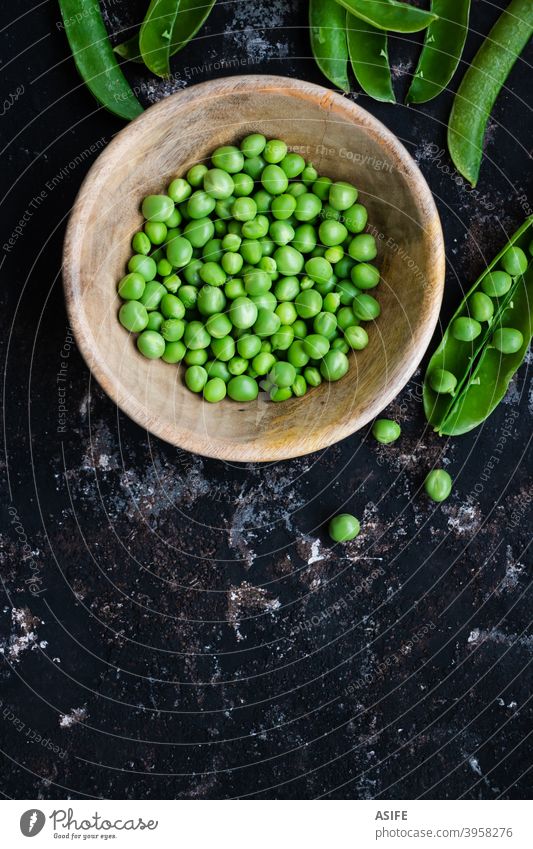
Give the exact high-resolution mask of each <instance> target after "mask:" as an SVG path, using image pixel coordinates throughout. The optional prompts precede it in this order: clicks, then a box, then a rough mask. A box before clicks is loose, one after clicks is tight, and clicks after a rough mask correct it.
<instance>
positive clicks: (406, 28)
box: [337, 0, 437, 32]
mask: <svg viewBox="0 0 533 849" xmlns="http://www.w3.org/2000/svg"><path fill="white" fill-rule="evenodd" d="M337 2H338V3H340V4H341V6H344V8H345V9H347V10H348V12H351V13H352V15H355V16H356V17H357V18H360V19H361V20H362V21H365V22H366V23H367V24H371V26H373V27H377V29H384V30H388V31H390V32H418V31H419V30H421V29H425V28H426V27H427V26H429V24H430V23H431V22H432V21H434V20H436V17H437V16H436V15H434V14H433V13H432V12H425V11H424V10H423V9H417V8H416V6H410V5H409V4H408V3H398V2H397V0H337Z"/></svg>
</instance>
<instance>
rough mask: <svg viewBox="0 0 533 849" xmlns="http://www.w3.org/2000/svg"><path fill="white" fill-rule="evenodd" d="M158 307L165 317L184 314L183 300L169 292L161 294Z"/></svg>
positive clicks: (180, 316)
mask: <svg viewBox="0 0 533 849" xmlns="http://www.w3.org/2000/svg"><path fill="white" fill-rule="evenodd" d="M159 309H160V310H161V312H162V313H163V315H164V316H165V318H183V316H184V315H185V307H184V305H183V302H182V301H180V299H179V298H176V296H175V295H172V294H170V293H167V294H165V295H163V297H162V298H161V303H160V305H159Z"/></svg>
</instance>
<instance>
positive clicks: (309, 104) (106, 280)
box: [63, 76, 444, 462]
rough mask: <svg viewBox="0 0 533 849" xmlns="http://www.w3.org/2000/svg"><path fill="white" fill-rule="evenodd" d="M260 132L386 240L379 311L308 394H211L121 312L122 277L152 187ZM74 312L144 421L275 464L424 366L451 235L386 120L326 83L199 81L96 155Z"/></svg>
mask: <svg viewBox="0 0 533 849" xmlns="http://www.w3.org/2000/svg"><path fill="white" fill-rule="evenodd" d="M250 132H262V133H265V135H267V136H279V137H280V138H283V139H285V140H286V141H287V143H288V144H289V145H295V146H299V147H302V148H303V149H302V150H301V152H302V153H303V155H304V156H305V157H306V159H308V160H311V161H312V162H313V163H314V164H315V166H316V168H317V169H318V171H319V172H320V173H321V174H324V175H327V176H329V177H331V178H333V179H340V180H349V181H351V182H353V183H354V184H355V185H356V186H357V187H358V189H359V191H360V199H361V200H362V202H363V203H365V204H366V205H367V207H368V210H369V222H370V228H371V232H373V233H374V234H375V235H376V237H377V239H378V246H379V254H378V260H377V262H378V263H379V266H380V269H381V272H382V278H383V279H382V282H381V283H380V286H379V289H378V290H377V296H378V298H379V301H380V303H381V307H382V313H381V316H380V318H379V319H378V320H377V321H376V322H375V323H373V324H372V325H371V326H370V327H369V337H370V343H369V345H368V347H367V348H366V349H365V350H364V351H360V352H357V353H355V354H351V355H350V360H351V363H350V371H349V372H348V374H347V375H346V377H345V378H343V380H341V381H339V382H338V383H335V384H328V383H324V384H322V385H321V386H320V387H318V388H316V389H313V390H312V391H311V392H309V393H308V394H307V395H306V396H305V397H304V398H297V399H291V400H290V401H287V402H285V403H283V404H273V403H271V402H270V401H269V400H268V397H267V396H265V397H264V398H263V397H261V396H260V398H259V399H258V400H257V401H256V402H253V403H250V404H238V403H235V402H233V401H230V400H225V401H223V402H222V403H220V404H217V405H209V404H207V403H205V402H203V400H202V399H201V397H199V396H197V395H193V394H192V393H191V392H189V390H188V389H187V388H186V387H185V386H184V384H183V379H182V368H180V367H177V366H171V365H168V364H166V363H163V362H162V361H156V362H153V361H149V360H146V359H145V358H144V357H142V356H141V355H140V354H139V353H138V352H137V350H136V348H135V344H134V340H133V339H132V338H130V337H129V336H128V334H127V332H126V331H125V330H124V328H123V327H121V325H120V324H119V323H118V320H117V312H118V309H119V306H120V300H119V298H118V296H117V292H116V287H117V281H118V280H119V279H120V277H121V276H122V275H123V274H124V273H125V264H126V262H127V259H128V258H129V255H130V254H131V248H130V240H131V237H132V235H133V234H134V233H135V232H136V231H137V230H138V229H139V228H140V226H141V225H142V216H141V214H140V211H139V207H140V202H141V200H142V198H143V197H144V196H145V195H147V194H150V193H157V192H162V191H164V190H165V188H166V186H167V185H168V184H169V182H170V181H171V179H172V178H174V177H176V176H180V175H183V174H184V172H185V171H186V170H187V169H188V168H190V167H191V165H193V164H195V163H196V162H200V161H202V160H204V159H207V158H208V157H209V155H210V153H211V152H212V151H213V149H214V148H215V147H217V146H218V145H221V144H228V143H232V142H238V141H239V140H240V139H241V138H242V137H243V136H244V135H246V134H247V133H250ZM63 280H64V288H65V297H66V303H67V310H68V314H69V318H70V323H71V326H72V329H73V331H74V334H75V336H76V340H77V343H78V345H79V348H80V350H81V352H82V354H83V356H84V358H85V360H86V362H87V364H88V366H89V368H90V369H91V371H92V373H93V374H94V376H95V378H96V379H97V380H98V382H99V383H100V385H101V386H102V387H103V389H104V390H105V391H106V392H107V394H108V395H109V396H110V397H111V398H112V399H113V400H114V401H115V402H116V403H117V405H118V406H119V407H120V408H121V409H122V410H123V411H124V412H125V413H126V414H127V415H128V416H130V417H131V418H132V419H133V420H134V421H136V422H137V423H138V424H140V425H141V426H142V427H144V428H146V429H147V430H148V431H150V432H151V433H153V434H155V435H156V436H158V437H160V438H161V439H164V440H165V441H167V442H169V443H171V444H173V445H176V446H179V447H181V448H184V449H186V450H188V451H192V452H195V453H197V454H202V455H204V456H208V457H215V458H219V459H224V460H231V461H241V462H253V461H255V462H266V461H275V460H283V459H288V458H291V457H297V456H301V455H303V454H308V453H310V452H313V451H318V450H320V449H323V448H326V447H327V446H329V445H332V444H333V443H335V442H337V441H339V440H340V439H343V438H345V437H347V436H349V435H350V434H352V433H354V431H356V430H358V429H359V428H362V427H364V425H366V424H367V423H368V422H369V421H371V420H372V419H373V418H374V417H375V416H376V415H378V413H380V411H381V410H383V408H384V407H386V406H387V404H388V403H389V402H390V401H391V400H392V399H393V398H394V397H395V396H396V395H397V394H398V392H399V391H400V390H401V389H402V387H403V386H404V385H405V384H406V383H407V381H408V380H409V378H410V377H411V376H412V374H413V372H414V371H415V370H416V368H417V366H418V364H419V362H420V360H421V359H422V356H423V354H424V352H425V350H426V348H427V346H428V344H429V342H430V340H431V337H432V334H433V331H434V329H435V326H436V323H437V320H438V315H439V311H440V306H441V301H442V294H443V287H444V243H443V237H442V230H441V226H440V221H439V217H438V213H437V210H436V207H435V204H434V202H433V198H432V195H431V192H430V190H429V188H428V186H427V184H426V182H425V180H424V178H423V177H422V175H421V173H420V171H419V170H418V168H417V166H416V165H415V164H414V162H413V160H412V159H411V157H410V156H409V154H408V153H407V151H406V150H405V148H404V147H403V146H402V145H401V144H400V142H399V141H398V140H397V139H396V137H395V136H393V135H392V133H390V132H389V131H388V130H387V129H386V127H384V126H383V125H382V124H381V123H380V122H379V121H377V120H376V119H374V118H373V117H372V116H371V115H369V114H368V113H367V112H365V110H363V109H361V108H360V107H359V106H357V105H356V104H354V103H352V102H351V101H349V100H347V99H346V98H343V97H342V96H340V95H337V94H335V93H333V92H331V91H328V90H327V89H324V88H322V87H320V86H316V85H312V84H311V83H306V82H301V81H299V80H293V79H289V78H284V77H270V76H243V77H233V78H229V79H221V80H216V81H213V82H207V83H202V84H200V85H197V86H194V87H192V88H189V89H186V90H185V91H183V92H179V93H178V94H175V95H172V96H171V97H168V98H166V99H165V100H163V101H161V102H160V103H158V104H157V105H155V106H153V107H151V108H150V109H149V110H147V111H146V112H145V113H144V114H143V115H142V116H140V117H139V118H137V119H136V120H135V121H134V122H133V123H131V124H130V125H128V127H126V128H125V129H124V130H122V131H121V132H120V133H119V134H118V135H117V136H116V137H115V139H114V140H113V141H112V142H111V144H110V145H109V146H108V147H107V148H106V150H105V151H104V152H103V153H102V154H101V155H100V157H99V158H98V160H97V161H96V163H95V164H94V166H93V167H92V169H91V170H90V172H89V174H88V176H87V177H86V179H85V181H84V183H83V185H82V187H81V190H80V193H79V195H78V197H77V199H76V202H75V204H74V207H73V210H72V214H71V217H70V221H69V225H68V229H67V234H66V239H65V247H64V256H63Z"/></svg>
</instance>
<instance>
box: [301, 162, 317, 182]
mask: <svg viewBox="0 0 533 849" xmlns="http://www.w3.org/2000/svg"><path fill="white" fill-rule="evenodd" d="M317 177H318V171H317V170H316V168H315V166H314V165H313V164H312V162H308V163H307V165H306V166H305V168H304V170H303V171H302V182H303V183H305V185H306V186H309V185H311V183H314V182H315V180H316V179H317Z"/></svg>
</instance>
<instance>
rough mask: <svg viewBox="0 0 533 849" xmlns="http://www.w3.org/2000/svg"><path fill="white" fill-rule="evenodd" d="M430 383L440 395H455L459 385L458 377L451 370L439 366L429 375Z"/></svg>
mask: <svg viewBox="0 0 533 849" xmlns="http://www.w3.org/2000/svg"><path fill="white" fill-rule="evenodd" d="M429 385H430V386H431V388H432V389H433V391H434V392H437V393H438V394H439V395H453V393H454V392H455V387H456V386H457V378H456V376H455V375H454V374H452V372H451V371H446V369H441V368H437V369H434V371H432V372H431V374H430V376H429Z"/></svg>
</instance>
